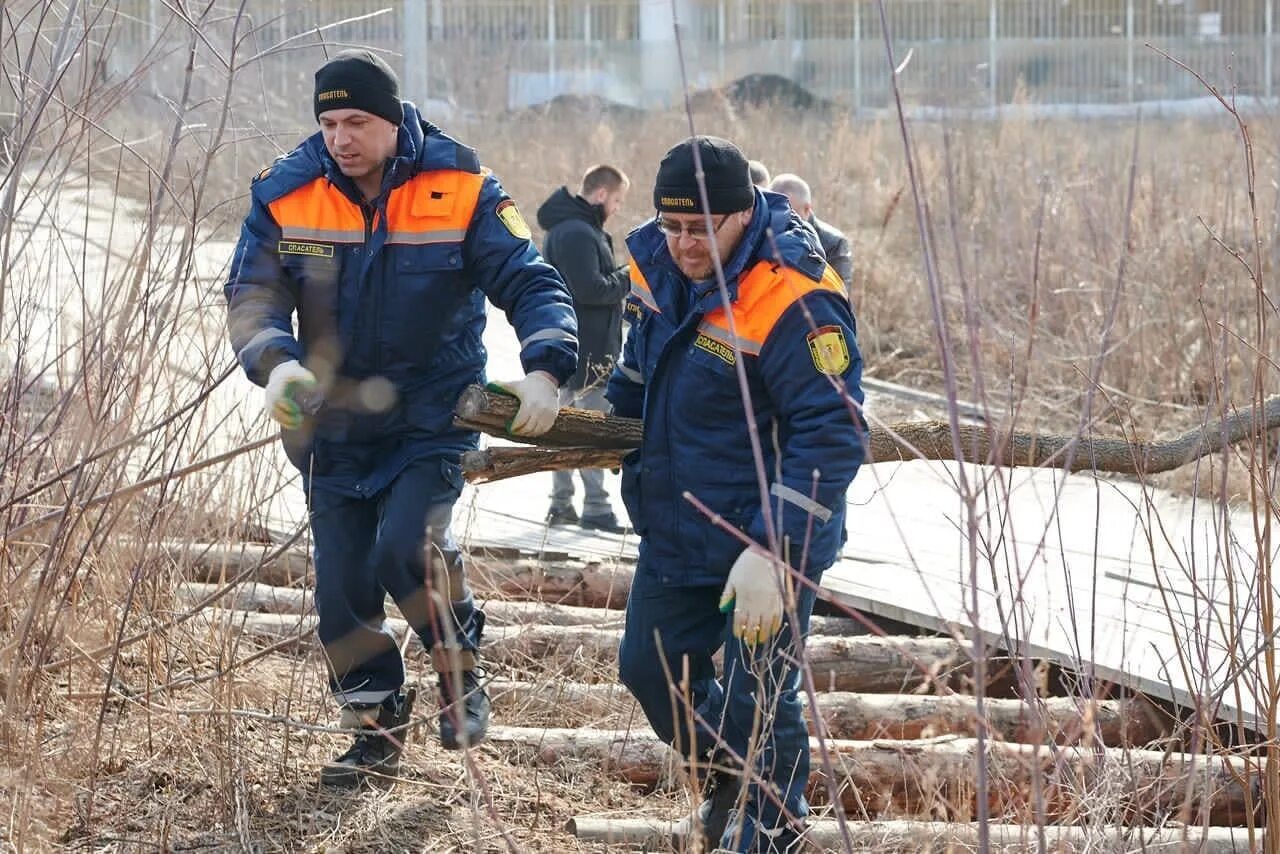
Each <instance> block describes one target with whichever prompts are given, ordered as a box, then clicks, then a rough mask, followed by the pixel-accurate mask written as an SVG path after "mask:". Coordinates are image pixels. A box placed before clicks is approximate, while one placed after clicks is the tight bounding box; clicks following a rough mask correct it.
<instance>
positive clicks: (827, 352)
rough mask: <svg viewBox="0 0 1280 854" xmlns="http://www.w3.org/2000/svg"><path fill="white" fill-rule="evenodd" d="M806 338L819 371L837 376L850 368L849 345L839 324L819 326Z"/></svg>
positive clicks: (810, 353) (814, 363)
mask: <svg viewBox="0 0 1280 854" xmlns="http://www.w3.org/2000/svg"><path fill="white" fill-rule="evenodd" d="M805 340H807V341H808V342H809V355H810V356H812V357H813V366H814V367H815V368H817V369H818V373H820V374H826V375H827V376H837V375H839V374H843V373H844V372H845V371H846V370H847V369H848V367H849V345H848V343H847V342H846V341H845V340H844V330H843V329H841V328H840V327H839V326H819V327H818V328H817V329H815V330H813V331H812V332H810V333H809V334H808V336H806V339H805Z"/></svg>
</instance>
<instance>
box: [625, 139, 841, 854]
mask: <svg viewBox="0 0 1280 854" xmlns="http://www.w3.org/2000/svg"><path fill="white" fill-rule="evenodd" d="M699 166H700V167H701V169H702V171H703V172H704V176H705V179H704V180H705V196H704V195H703V192H702V188H701V187H700V186H699V184H698V182H697V180H696V179H695V173H696V172H697V169H698V167H699ZM653 204H654V207H655V208H656V209H657V215H656V216H655V217H654V219H653V220H651V221H650V222H648V223H646V224H645V225H642V226H641V227H639V228H638V229H636V230H635V231H634V232H632V233H631V235H630V236H629V237H628V238H627V245H628V247H629V248H630V250H631V257H632V265H631V295H630V296H629V297H628V301H627V306H626V314H627V317H628V320H629V322H630V331H629V333H628V335H627V340H626V344H625V346H624V349H623V355H622V360H621V361H620V362H619V364H618V367H617V369H616V370H615V372H614V374H613V376H612V377H611V378H610V382H609V389H608V398H609V400H610V401H611V402H612V403H613V406H614V412H615V414H618V415H624V416H630V417H635V418H643V419H644V438H643V444H642V446H641V448H640V450H638V451H636V452H634V453H633V454H631V455H630V456H629V457H627V458H626V459H625V460H624V463H623V473H622V497H623V500H624V501H625V503H626V505H627V511H628V513H629V514H630V516H631V521H632V524H633V526H634V527H635V530H636V532H637V533H638V534H639V535H640V558H639V563H638V566H637V568H636V575H635V581H634V583H633V586H632V589H631V596H630V599H629V601H628V603H627V616H626V628H625V632H624V635H623V638H622V643H621V648H620V650H619V665H620V673H621V678H622V681H623V682H624V683H625V684H626V685H627V687H628V688H629V689H630V690H631V692H632V693H633V694H634V695H635V696H636V698H637V700H638V701H639V703H640V705H641V707H642V708H643V709H644V712H645V715H646V717H647V718H648V719H649V723H650V724H651V725H652V726H653V728H654V730H655V731H656V732H657V733H658V735H659V736H660V737H662V738H663V739H664V740H666V741H668V742H669V743H671V744H672V746H673V747H675V748H676V750H677V751H679V752H680V754H681V755H682V756H683V757H685V758H686V760H687V761H689V763H690V771H691V776H692V777H693V779H694V780H695V781H696V784H697V785H699V786H700V788H701V791H702V793H703V794H704V795H705V798H704V800H703V801H702V803H701V804H700V808H699V811H698V813H697V815H696V819H697V829H698V830H699V831H700V832H701V833H703V834H704V835H705V837H706V840H707V843H708V847H709V848H710V847H715V846H716V845H719V846H720V847H722V848H724V849H728V850H732V851H762V852H764V851H767V852H780V851H786V850H788V849H792V848H793V846H795V845H796V844H797V842H798V839H799V837H800V835H801V833H802V829H803V822H804V818H805V816H806V815H807V814H808V804H807V802H806V800H805V795H804V791H805V786H806V784H807V782H808V778H809V740H808V735H807V732H806V729H805V721H804V714H803V708H802V705H801V702H800V699H799V697H798V696H797V689H798V687H799V680H800V671H799V670H798V668H797V667H796V666H795V661H796V660H797V659H798V657H799V653H800V650H799V644H800V643H801V639H802V638H803V637H804V635H805V634H806V632H807V631H808V625H809V615H810V613H811V612H812V609H813V603H814V594H815V590H816V585H817V583H818V581H819V580H820V578H821V576H822V573H823V571H824V570H825V569H826V568H827V567H829V566H830V565H831V564H832V563H834V562H835V561H836V559H837V558H838V556H839V552H840V547H841V545H842V544H843V543H844V539H845V530H844V516H845V493H846V490H847V489H848V486H849V483H850V481H852V479H853V476H854V474H855V473H856V472H857V470H858V467H859V465H860V464H861V462H862V460H863V456H864V447H865V446H864V437H865V426H864V423H863V421H862V418H861V415H860V408H861V403H862V391H861V388H860V385H859V378H860V376H861V367H862V365H861V358H860V357H859V354H858V349H857V342H856V340H855V336H854V320H853V316H852V314H851V313H850V309H849V303H848V300H846V299H845V297H844V288H843V286H842V284H841V282H840V279H839V278H838V277H837V276H836V274H835V272H834V271H833V270H832V269H831V268H830V267H829V266H828V265H827V263H826V260H825V258H824V257H823V254H822V250H821V248H820V247H819V245H818V243H817V237H816V236H815V235H814V233H813V232H812V231H811V230H810V229H808V228H806V227H805V226H804V224H803V223H802V222H801V220H800V219H799V217H798V216H796V215H795V213H794V212H793V211H791V210H790V208H789V206H788V205H787V201H786V199H785V198H784V197H782V196H779V195H774V194H768V195H766V194H765V193H763V192H761V191H760V190H758V189H757V188H755V187H753V186H752V183H751V179H750V177H749V175H748V167H747V160H746V158H745V157H744V156H743V154H742V152H741V151H739V150H738V149H737V148H736V147H735V146H734V145H733V144H732V143H730V142H728V141H726V140H723V139H718V138H716V137H694V138H691V139H688V140H686V141H684V142H682V143H680V144H679V145H677V146H675V147H674V148H672V149H671V150H670V151H668V152H667V155H666V156H665V157H664V158H663V160H662V163H661V165H660V166H659V169H658V176H657V179H656V182H655V187H654V191H653ZM721 274H723V281H724V289H723V290H722V289H721V287H720V282H719V279H720V275H721ZM709 514H716V515H717V516H718V517H719V518H718V519H715V520H714V521H713V518H712V517H711V516H710V515H709ZM748 542H751V543H752V545H747V543H748ZM722 646H723V648H724V673H723V676H721V677H720V678H717V676H716V671H715V667H714V665H713V664H712V655H713V654H714V653H715V652H716V651H717V650H718V649H719V648H721V647H722Z"/></svg>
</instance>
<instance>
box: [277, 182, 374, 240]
mask: <svg viewBox="0 0 1280 854" xmlns="http://www.w3.org/2000/svg"><path fill="white" fill-rule="evenodd" d="M267 208H268V209H269V210H270V211H271V216H272V217H274V218H275V221H276V223H277V224H278V225H279V226H280V236H281V238H282V239H284V240H322V241H325V242H326V243H363V242H364V216H363V215H362V214H361V213H360V209H359V208H358V207H356V206H355V205H354V204H353V203H352V202H351V200H350V199H348V198H347V197H346V196H344V195H343V194H342V193H341V191H339V190H338V188H336V187H334V186H333V185H332V184H330V183H329V182H328V181H327V180H325V179H324V178H317V179H315V180H314V181H311V182H309V183H306V184H303V185H302V186H301V187H299V188H298V189H296V190H294V191H293V192H291V193H288V194H287V195H285V196H282V197H281V198H279V199H276V200H275V201H274V202H271V203H270V204H269V205H267Z"/></svg>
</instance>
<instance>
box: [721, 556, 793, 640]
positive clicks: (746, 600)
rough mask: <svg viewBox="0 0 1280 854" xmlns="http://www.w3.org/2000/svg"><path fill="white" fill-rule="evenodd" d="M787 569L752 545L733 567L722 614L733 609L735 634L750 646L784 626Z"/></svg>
mask: <svg viewBox="0 0 1280 854" xmlns="http://www.w3.org/2000/svg"><path fill="white" fill-rule="evenodd" d="M785 571H786V569H785V567H784V566H782V565H781V564H779V565H776V566H775V564H774V561H773V558H772V557H771V556H770V555H768V554H765V553H764V552H761V551H757V550H756V549H755V548H754V547H748V548H746V549H745V550H743V552H742V554H740V555H738V559H737V560H735V561H734V562H733V566H732V567H731V568H730V569H729V580H728V581H726V582H725V585H724V592H723V593H721V594H720V613H722V614H728V613H729V612H730V611H732V613H733V616H732V617H731V619H732V621H733V636H734V637H736V638H738V639H739V640H741V641H742V642H743V643H745V644H747V645H748V646H750V645H754V644H757V643H764V642H765V641H767V640H769V639H770V638H771V637H773V636H774V635H776V634H777V633H778V629H780V628H782V579H781V577H780V573H781V572H785Z"/></svg>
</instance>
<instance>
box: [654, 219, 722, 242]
mask: <svg viewBox="0 0 1280 854" xmlns="http://www.w3.org/2000/svg"><path fill="white" fill-rule="evenodd" d="M730 216H731V214H725V215H724V216H723V217H721V218H720V222H719V223H717V224H716V226H715V227H714V228H713V229H712V230H711V231H707V223H706V220H699V221H698V222H695V223H691V224H688V225H686V224H685V223H682V222H672V221H671V220H669V219H663V218H662V217H657V221H658V230H659V231H661V232H662V233H663V234H665V235H666V236H667V237H674V238H675V239H676V240H679V239H680V236H681V235H684V234H687V235H689V239H690V240H697V241H698V242H699V243H702V242H705V241H707V240H709V239H710V238H711V235H712V234H719V233H720V228H721V227H722V226H723V225H724V224H725V223H726V222H728V221H729V217H730Z"/></svg>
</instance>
